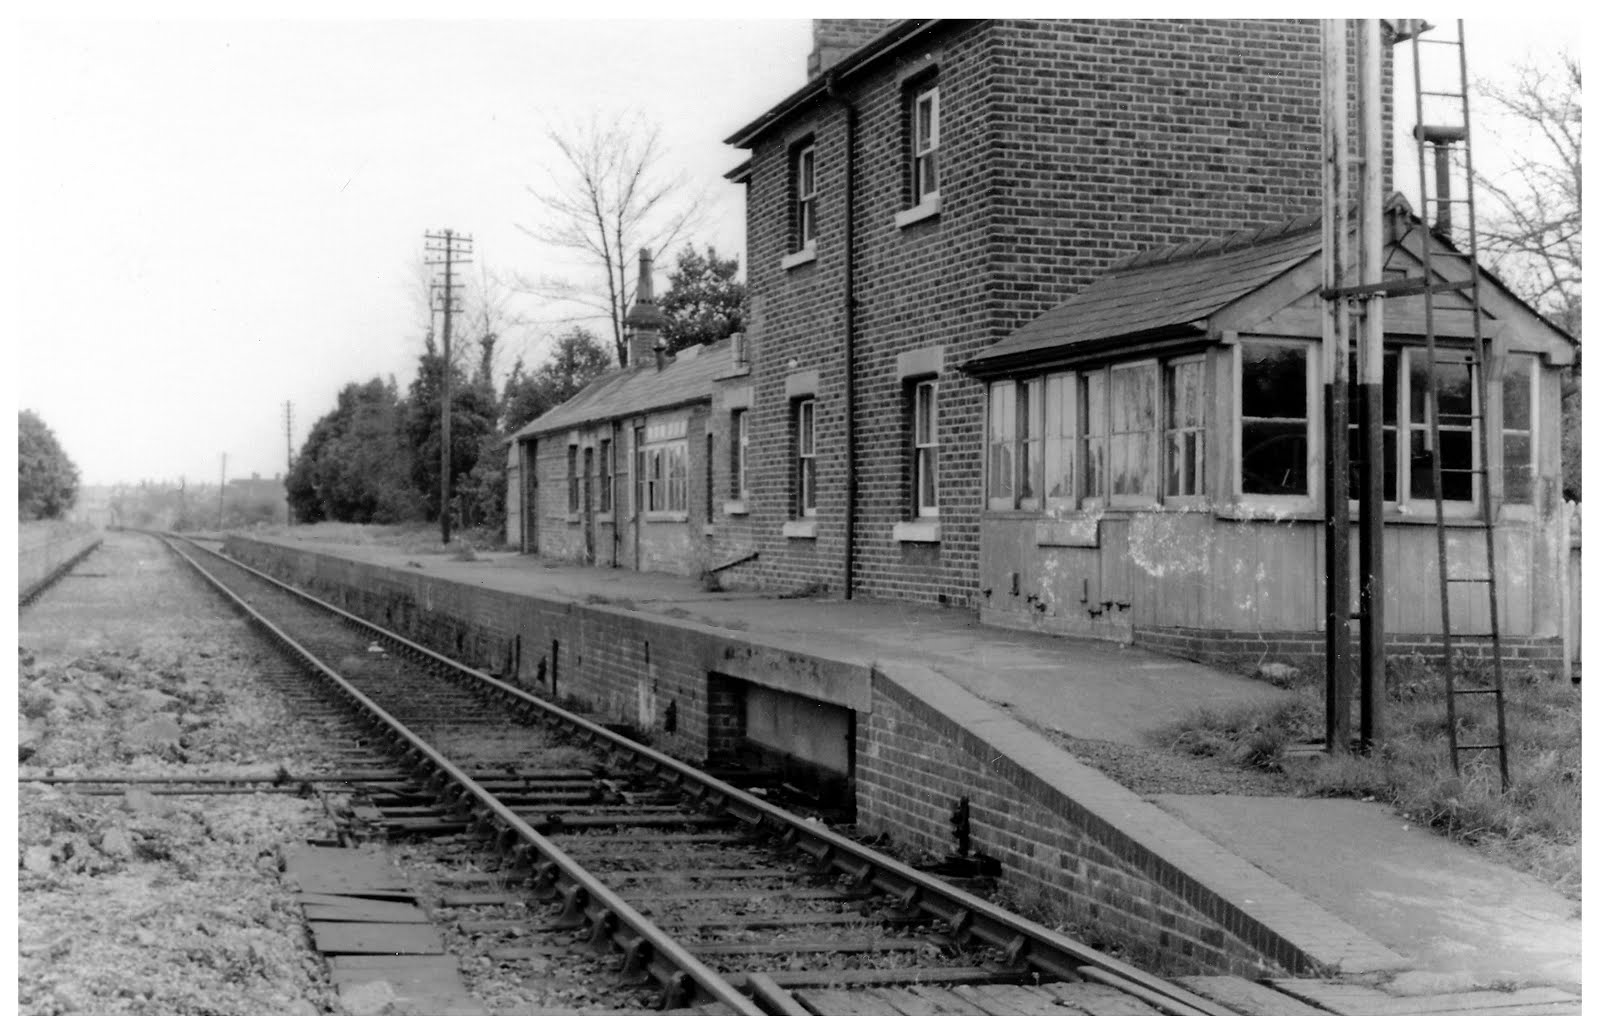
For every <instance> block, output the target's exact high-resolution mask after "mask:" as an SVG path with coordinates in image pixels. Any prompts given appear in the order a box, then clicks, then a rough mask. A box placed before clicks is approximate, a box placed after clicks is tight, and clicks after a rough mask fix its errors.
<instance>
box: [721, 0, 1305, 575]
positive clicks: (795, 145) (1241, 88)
mask: <svg viewBox="0 0 1600 1036" xmlns="http://www.w3.org/2000/svg"><path fill="white" fill-rule="evenodd" d="M815 34H816V40H817V49H816V52H815V53H814V54H813V55H812V61H811V68H810V72H811V77H810V79H809V81H808V82H807V83H806V85H805V86H803V87H802V88H800V89H799V90H798V91H796V92H795V93H793V94H791V95H790V96H789V97H787V98H785V99H783V100H782V101H781V102H779V103H778V104H777V106H775V107H774V108H772V109H771V110H769V111H767V112H766V113H765V114H763V115H762V116H761V117H760V118H758V119H756V120H755V121H753V122H751V123H750V124H749V125H747V126H745V127H744V128H742V129H740V130H739V131H738V132H737V133H735V134H733V136H732V137H730V138H729V140H728V142H729V143H730V144H733V145H735V146H737V147H741V148H747V149H749V151H750V158H749V160H748V162H746V163H744V164H743V165H741V166H740V167H739V169H737V170H735V171H734V172H733V173H732V174H730V176H731V177H732V178H733V179H735V180H736V181H738V182H742V183H743V184H744V185H745V186H746V189H747V212H748V215H747V230H748V241H747V246H748V263H747V271H748V272H747V276H748V283H749V295H750V299H751V314H750V317H751V320H750V327H749V330H750V334H751V339H752V344H753V348H754V349H755V350H756V353H757V355H758V358H759V362H757V363H756V364H755V365H754V368H753V371H752V375H751V380H752V389H753V404H752V408H751V411H750V414H749V434H750V450H749V455H750V466H749V471H748V473H747V477H748V493H747V498H748V504H749V513H748V514H747V515H742V516H740V517H739V520H740V521H742V522H744V523H746V524H747V525H748V526H750V527H751V529H752V531H753V539H754V542H755V544H756V546H757V548H758V549H759V551H760V558H759V561H758V562H757V563H756V564H755V565H754V566H751V567H752V568H753V570H754V574H755V575H757V576H758V577H759V579H760V580H761V581H762V582H763V583H764V584H766V585H769V586H772V587H774V588H787V589H796V588H801V587H806V586H820V587H825V588H827V589H828V590H829V591H831V592H843V593H846V594H852V593H860V594H866V595H872V596H880V597H890V598H902V599H909V600H918V601H925V602H939V603H948V604H952V605H962V606H969V607H975V606H977V605H978V604H980V603H981V599H980V587H979V582H980V579H979V542H980V516H981V515H982V514H983V513H984V510H985V505H986V491H985V485H984V458H983V443H984V422H985V413H986V409H985V408H986V397H985V387H984V385H983V384H982V383H981V382H980V381H978V380H976V379H974V378H971V377H968V376H966V375H964V374H963V373H962V372H961V369H962V367H963V365H964V364H966V363H967V362H968V361H969V360H971V359H973V358H974V357H975V356H976V355H977V354H978V353H979V352H980V351H981V350H983V349H985V348H987V347H989V346H992V345H993V344H995V343H996V342H997V341H999V340H1001V339H1003V338H1004V337H1005V336H1007V335H1009V334H1011V333H1012V332H1013V331H1015V330H1017V329H1018V328H1019V327H1021V326H1022V325H1023V324H1025V323H1026V322H1028V321H1029V320H1031V319H1033V318H1034V317H1036V316H1038V315H1039V314H1040V313H1041V312H1043V311H1044V310H1046V309H1048V308H1049V307H1051V306H1054V305H1056V304H1058V303H1060V302H1061V301H1062V300H1063V299H1065V298H1067V297H1068V296H1070V295H1071V294H1072V293H1073V292H1074V291H1075V290H1077V289H1078V288H1081V287H1082V286H1084V285H1086V284H1088V283H1089V282H1091V281H1093V280H1094V279H1096V278H1097V277H1098V276H1100V275H1101V274H1102V273H1104V272H1105V271H1106V270H1107V269H1108V267H1109V266H1110V265H1111V264H1112V263H1113V262H1114V261H1116V260H1117V259H1119V258H1122V257H1125V256H1127V255H1129V254H1131V253H1135V252H1139V251H1142V250H1148V249H1152V248H1158V247H1161V246H1164V245H1168V244H1175V243H1178V242H1182V241H1185V240H1187V239H1191V238H1197V237H1207V236H1214V235H1219V234H1226V233H1230V232H1232V231H1234V230H1236V229H1238V228H1240V227H1243V226H1253V225H1260V224H1264V223H1272V222H1277V221H1282V220H1286V219H1289V218H1292V217H1295V216H1299V215H1302V214H1304V213H1306V212H1314V211H1315V210H1316V209H1317V207H1318V203H1319V196H1320V186H1321V180H1320V164H1319V147H1318V134H1319V125H1320V122H1319V109H1318V105H1319V96H1320V94H1319V90H1320V75H1321V64H1320V53H1321V50H1320V35H1319V27H1318V25H1317V24H1316V23H1315V22H1311V21H1293V20H1259V21H1258V20H1248V21H1186V22H1179V21H1164V20H1109V19H1107V20H1082V21H1078V20H1075V21H1020V20H1009V19H994V20H983V21H943V20H932V21H886V20H877V21H839V20H820V21H818V22H816V23H815Z"/></svg>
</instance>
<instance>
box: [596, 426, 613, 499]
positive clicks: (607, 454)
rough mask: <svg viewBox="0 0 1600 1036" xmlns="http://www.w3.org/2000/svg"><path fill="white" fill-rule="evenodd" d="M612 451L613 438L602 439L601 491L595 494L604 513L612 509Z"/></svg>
mask: <svg viewBox="0 0 1600 1036" xmlns="http://www.w3.org/2000/svg"><path fill="white" fill-rule="evenodd" d="M613 463H614V462H613V460H612V453H611V440H610V439H601V440H600V492H599V493H597V494H595V495H596V496H597V497H598V498H599V500H600V504H599V508H600V511H601V512H602V513H610V511H611V468H612V466H613Z"/></svg>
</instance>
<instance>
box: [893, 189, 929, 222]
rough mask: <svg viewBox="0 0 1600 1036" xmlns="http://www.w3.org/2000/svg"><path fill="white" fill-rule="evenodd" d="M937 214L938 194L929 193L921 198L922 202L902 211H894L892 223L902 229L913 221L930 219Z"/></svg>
mask: <svg viewBox="0 0 1600 1036" xmlns="http://www.w3.org/2000/svg"><path fill="white" fill-rule="evenodd" d="M938 214H939V196H938V195H937V194H930V195H928V196H927V197H926V198H924V199H922V203H921V204H919V205H917V206H916V207H914V208H909V209H907V210H905V211H904V212H897V213H895V217H894V225H895V226H897V227H899V228H901V229H902V230H903V229H905V228H906V227H909V226H911V225H912V224H913V223H921V222H922V221H923V220H925V219H932V218H933V217H934V216H937V215H938Z"/></svg>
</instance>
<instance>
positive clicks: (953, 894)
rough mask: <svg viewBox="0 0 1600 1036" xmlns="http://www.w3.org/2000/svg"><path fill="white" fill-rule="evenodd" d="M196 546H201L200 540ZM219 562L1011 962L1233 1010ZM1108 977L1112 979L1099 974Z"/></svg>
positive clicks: (1181, 1006) (1190, 1007)
mask: <svg viewBox="0 0 1600 1036" xmlns="http://www.w3.org/2000/svg"><path fill="white" fill-rule="evenodd" d="M200 549H205V548H200ZM211 553H213V554H214V555H215V556H217V557H218V558H220V559H221V560H223V561H226V562H228V563H229V564H231V565H234V566H237V567H238V568H240V569H243V570H244V571H247V572H250V573H251V574H253V575H256V576H258V577H259V578H261V579H265V580H267V581H268V582H270V583H273V584H274V585H276V586H279V587H281V588H283V589H285V590H287V591H289V592H291V593H293V594H295V595H297V596H299V597H302V598H304V599H306V600H308V601H312V602H314V603H316V604H317V605H319V606H321V607H322V608H324V609H326V610H328V611H330V612H332V613H334V614H336V615H338V616H339V617H341V618H342V619H344V620H345V621H346V622H349V623H352V624H354V625H355V626H357V627H358V628H360V629H362V630H364V631H367V632H369V633H372V634H373V635H375V636H378V637H382V638H384V639H385V640H387V641H389V642H391V643H394V644H396V645H398V646H399V647H400V648H401V649H402V650H404V651H406V652H409V653H412V654H415V655H417V656H420V657H421V658H423V659H425V660H426V661H427V662H428V663H430V664H433V665H437V666H439V667H442V668H444V669H447V670H448V671H450V672H452V673H454V674H456V675H457V677H458V678H461V679H465V680H469V681H472V682H475V683H478V684H482V685H485V686H488V687H493V688H494V689H495V690H496V691H498V692H500V693H501V694H503V695H505V696H507V697H509V698H511V699H513V700H514V701H515V702H516V705H517V707H518V708H519V709H520V710H522V711H523V712H524V713H527V712H537V713H539V714H541V715H543V716H545V717H547V718H549V719H552V720H555V721H557V722H559V723H561V724H563V725H566V726H568V727H570V728H574V729H576V730H578V731H579V732H581V734H582V735H583V737H584V739H585V740H588V741H590V742H591V743H601V744H603V745H604V746H605V749H606V750H607V751H608V752H609V753H610V754H611V755H612V756H613V757H614V758H615V757H622V758H623V759H626V758H627V757H629V756H631V757H633V758H634V759H636V760H638V762H639V763H640V764H641V765H642V766H643V768H644V769H645V770H646V771H649V772H653V773H655V774H656V775H658V776H660V777H661V778H662V779H664V780H667V781H669V782H670V783H672V784H675V785H677V786H678V787H680V788H682V789H683V790H684V791H685V792H686V793H687V794H688V795H690V796H691V797H692V798H694V799H696V800H697V801H698V802H699V803H700V805H701V807H702V808H705V809H708V810H713V811H717V812H723V813H727V814H729V815H731V816H733V817H735V818H736V819H738V820H740V821H742V822H744V823H746V824H749V825H751V826H753V827H756V828H758V829H759V828H766V829H767V830H769V831H771V832H772V833H774V834H776V835H778V836H779V837H780V838H782V839H783V840H784V841H786V842H789V843H791V844H793V845H794V846H795V847H796V848H798V849H800V850H801V851H802V852H805V853H806V854H807V855H809V856H811V857H812V858H813V859H815V860H816V861H817V862H819V863H823V864H826V865H827V866H830V867H832V868H833V869H835V870H839V871H843V872H844V873H846V874H848V875H850V876H851V877H853V878H854V879H855V881H856V882H857V884H859V885H861V886H862V887H871V888H875V889H877V890H878V891H880V892H883V893H886V894H888V895H890V896H892V897H894V898H895V899H897V900H898V901H899V902H900V904H901V905H902V906H904V907H906V908H917V909H921V910H923V911H925V912H926V913H928V914H931V915H932V916H934V917H936V918H938V919H940V920H942V921H945V922H946V923H948V924H950V926H951V927H952V929H953V932H954V935H955V937H956V938H957V940H958V941H964V940H967V939H973V938H975V939H979V940H982V941H983V942H985V943H987V944H988V945H990V946H993V947H996V948H998V949H1001V950H1003V951H1004V952H1005V953H1006V955H1007V957H1008V958H1009V960H1010V962H1011V963H1013V964H1024V963H1026V964H1028V965H1031V966H1032V967H1034V968H1036V969H1038V970H1039V971H1040V972H1043V973H1045V974H1048V975H1051V976H1053V977H1054V978H1056V979H1060V980H1066V981H1095V982H1104V983H1105V984H1107V985H1115V986H1116V987H1117V988H1119V989H1122V991H1123V992H1126V993H1129V994H1130V995H1133V996H1136V997H1138V998H1139V999H1141V1000H1144V1001H1145V1002H1146V1003H1148V1004H1150V1005H1151V1006H1152V1007H1155V1008H1157V1009H1158V1010H1161V1011H1165V1012H1168V1013H1172V1014H1188V1015H1211V1016H1233V1015H1234V1014H1235V1012H1233V1011H1230V1010H1228V1009H1227V1008H1225V1007H1223V1006H1221V1005H1220V1004H1216V1003H1213V1002H1211V1001H1209V1000H1206V999H1205V998H1204V997H1200V996H1197V995H1195V994H1194V993H1191V992H1189V991H1188V990H1186V989H1184V988H1182V987H1181V986H1179V985H1177V984H1175V983H1172V982H1168V981H1166V980H1165V979H1162V978H1159V977H1157V976H1155V975H1150V974H1148V973H1146V972H1144V971H1141V970H1140V969H1138V968H1135V967H1132V966H1131V965H1128V964H1126V963H1124V962H1122V961H1120V960H1117V959H1116V958H1115V957H1111V956H1108V955H1106V954H1104V953H1101V952H1099V951H1097V950H1095V949H1093V948H1092V947H1089V946H1087V945H1085V944H1083V943H1081V942H1078V941H1077V940H1076V939H1072V938H1069V937H1068V936H1065V935H1062V934H1061V933H1060V932H1054V931H1051V930H1050V929H1048V928H1045V927H1044V926H1043V925H1040V924H1037V923H1035V922H1033V921H1029V920H1028V919H1027V918H1024V917H1020V916H1018V915H1016V914H1014V913H1012V912H1011V911H1009V910H1006V909H1004V908H1003V907H999V906H996V905H995V904H993V903H990V902H988V901H986V900H984V899H981V898H979V897H977V896H975V895H973V894H971V893H970V892H966V891H964V890H962V889H959V888H956V887H955V886H953V885H950V884H949V883H947V882H945V881H943V880H941V879H940V878H938V877H935V876H933V875H930V874H925V873H923V872H921V871H918V870H916V869H914V868H912V867H910V866H908V865H907V864H904V863H901V862H900V861H899V860H895V859H893V858H891V857H888V856H885V855H883V854H882V853H879V852H876V851H874V850H872V849H869V848H867V847H866V846H864V845H860V844H858V843H856V842H854V841H852V840H851V839H849V838H846V837H845V836H843V835H840V834H837V833H836V832H833V831H830V830H828V829H827V828H825V827H821V826H819V825H817V824H815V823H812V822H811V821H808V820H807V819H805V818H803V817H800V816H797V815H795V814H793V813H790V812H789V811H788V810H785V809H783V808H782V807H779V806H775V805H773V804H772V803H770V802H767V801H766V800H764V799H762V798H760V797H758V796H755V795H752V794H750V793H749V792H746V791H742V790H740V789H738V788H735V787H733V786H732V785H730V784H728V783H726V782H724V781H721V780H718V779H717V778H715V777H712V776H710V775H709V774H706V773H703V772H701V771H700V770H697V769H696V768H694V767H693V766H691V765H689V764H688V763H684V762H681V761H680V760H677V759H674V758H673V757H671V756H669V755H666V754H665V753H662V752H659V751H657V750H656V749H654V748H650V747H649V746H647V745H642V744H640V743H638V742H637V741H633V740H631V739H629V738H627V737H624V736H623V735H621V734H618V733H616V732H614V731H611V730H608V729H607V728H605V727H603V726H601V725H600V724H598V723H595V722H593V721H591V720H587V719H585V718H583V717H582V716H578V715H575V714H574V713H571V712H569V711H567V710H566V709H564V708H562V707H561V706H559V705H556V704H554V703H552V702H548V701H545V700H544V699H542V698H538V697H536V696H534V695H532V694H529V693H528V692H526V691H523V690H522V689H520V688H518V687H514V686H512V685H511V684H509V683H506V682H505V681H503V680H500V679H497V678H495V677H493V676H489V675H488V674H486V673H482V672H479V671H478V670H475V669H472V668H470V667H468V666H465V665H463V664H461V663H459V662H456V661H455V660H454V659H451V658H448V657H446V656H445V655H442V654H440V653H439V652H437V651H434V650H432V649H430V648H427V647H424V646H423V645H421V644H417V643H415V642H413V641H410V640H407V639H406V638H404V637H402V636H400V635H399V634H397V633H394V632H393V631H391V630H387V629H384V628H383V627H382V626H379V625H377V624H376V623H372V622H369V621H367V620H366V619H363V618H361V617H360V616H357V615H354V614H351V613H350V612H347V611H345V610H344V609H342V608H339V607H337V606H336V605H332V604H329V603H328V602H326V601H323V600H320V599H318V598H316V597H313V596H311V595H309V594H307V593H305V592H304V591H302V590H300V589H298V588H297V587H294V586H291V585H289V584H288V583H285V582H283V581H281V580H278V579H275V578H273V577H272V576H270V575H267V574H266V573H264V572H261V571H259V570H257V569H254V568H251V567H250V566H248V565H245V564H244V563H242V562H240V561H238V560H236V559H234V558H230V557H227V556H226V555H223V554H220V553H217V552H211ZM1108 979H1114V980H1115V981H1114V982H1112V981H1108Z"/></svg>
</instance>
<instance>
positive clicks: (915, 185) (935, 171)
mask: <svg viewBox="0 0 1600 1036" xmlns="http://www.w3.org/2000/svg"><path fill="white" fill-rule="evenodd" d="M924 102H927V111H928V118H927V122H926V126H925V125H924V120H923V115H922V113H923V104H924ZM924 129H926V131H927V132H926V134H924ZM929 180H931V181H932V183H933V186H932V187H931V188H930V187H929V186H928V181H929ZM938 200H939V86H938V84H937V83H935V84H933V85H931V86H926V87H923V88H922V89H920V90H918V91H917V92H916V93H915V94H914V95H913V96H912V100H911V205H912V207H913V208H916V207H918V206H922V205H936V204H938Z"/></svg>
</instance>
